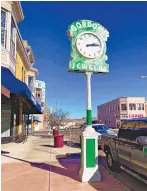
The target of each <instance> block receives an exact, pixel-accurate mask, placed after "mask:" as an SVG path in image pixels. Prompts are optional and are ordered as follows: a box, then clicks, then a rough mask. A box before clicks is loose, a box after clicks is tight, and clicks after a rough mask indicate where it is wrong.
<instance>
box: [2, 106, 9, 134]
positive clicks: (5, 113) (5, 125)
mask: <svg viewBox="0 0 147 191" xmlns="http://www.w3.org/2000/svg"><path fill="white" fill-rule="evenodd" d="M10 126H11V105H8V104H2V105H1V137H9V136H10Z"/></svg>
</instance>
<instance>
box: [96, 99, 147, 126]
mask: <svg viewBox="0 0 147 191" xmlns="http://www.w3.org/2000/svg"><path fill="white" fill-rule="evenodd" d="M146 107H147V104H146V100H145V98H144V97H120V98H117V99H115V100H112V101H109V102H107V103H104V104H102V105H99V106H97V118H98V120H99V121H101V122H102V123H105V124H106V125H108V127H111V128H116V127H118V126H119V123H120V120H121V119H130V118H143V117H146V116H147V109H146Z"/></svg>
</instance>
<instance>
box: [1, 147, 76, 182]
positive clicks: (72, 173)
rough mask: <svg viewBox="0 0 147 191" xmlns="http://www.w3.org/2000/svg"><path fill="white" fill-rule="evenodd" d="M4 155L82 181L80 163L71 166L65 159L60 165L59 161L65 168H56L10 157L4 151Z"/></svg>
mask: <svg viewBox="0 0 147 191" xmlns="http://www.w3.org/2000/svg"><path fill="white" fill-rule="evenodd" d="M3 153H4V154H3ZM3 153H2V156H5V157H8V158H12V159H15V160H18V161H21V162H25V163H28V164H30V165H31V166H32V167H36V168H40V169H43V170H46V171H49V172H54V173H56V174H59V175H62V176H67V177H69V178H71V179H73V180H76V181H77V182H80V179H79V169H80V161H79V162H78V163H75V162H74V161H73V163H72V165H71V163H69V161H68V160H66V159H65V161H63V159H62V160H61V163H60V159H59V163H60V164H61V165H62V166H63V167H64V168H61V167H58V166H54V165H51V164H47V163H37V162H30V161H27V160H23V159H19V158H15V157H12V156H8V155H6V154H8V153H6V152H5V151H3ZM71 162H72V161H71Z"/></svg>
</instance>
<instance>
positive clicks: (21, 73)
mask: <svg viewBox="0 0 147 191" xmlns="http://www.w3.org/2000/svg"><path fill="white" fill-rule="evenodd" d="M21 79H22V81H23V67H22V69H21Z"/></svg>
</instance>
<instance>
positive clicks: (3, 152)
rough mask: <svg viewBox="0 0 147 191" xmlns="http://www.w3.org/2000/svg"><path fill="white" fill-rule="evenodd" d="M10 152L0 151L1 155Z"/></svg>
mask: <svg viewBox="0 0 147 191" xmlns="http://www.w3.org/2000/svg"><path fill="white" fill-rule="evenodd" d="M9 153H10V152H7V151H1V155H3V154H9Z"/></svg>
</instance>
